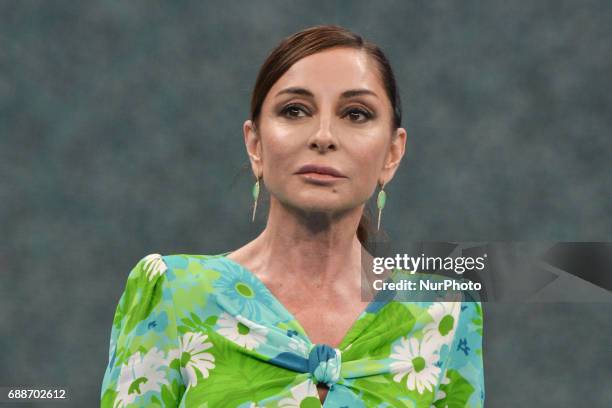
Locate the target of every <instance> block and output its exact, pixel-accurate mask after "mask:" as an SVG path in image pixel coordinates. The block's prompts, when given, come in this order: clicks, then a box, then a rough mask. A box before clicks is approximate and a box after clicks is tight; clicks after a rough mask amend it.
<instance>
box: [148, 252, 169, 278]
mask: <svg viewBox="0 0 612 408" xmlns="http://www.w3.org/2000/svg"><path fill="white" fill-rule="evenodd" d="M144 261H145V262H144V265H143V269H144V271H145V274H146V275H147V278H148V279H149V280H152V279H153V278H155V277H156V276H159V275H161V274H162V273H164V272H166V270H168V267H167V266H166V263H165V262H164V259H163V258H162V256H161V255H160V254H150V255H147V256H145V257H144Z"/></svg>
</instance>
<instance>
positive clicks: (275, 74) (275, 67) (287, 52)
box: [251, 25, 402, 245]
mask: <svg viewBox="0 0 612 408" xmlns="http://www.w3.org/2000/svg"><path fill="white" fill-rule="evenodd" d="M332 47H347V48H354V49H357V50H362V51H364V52H366V54H367V55H369V56H370V57H371V58H372V59H373V61H374V62H375V63H376V64H375V65H376V66H377V68H378V73H379V76H380V79H381V82H382V84H383V87H384V88H385V91H386V93H387V96H388V98H389V101H390V102H391V106H392V108H393V115H392V123H391V126H392V130H395V129H397V128H399V127H400V125H401V121H402V109H401V102H400V97H399V93H398V91H397V85H396V83H395V76H394V75H393V70H392V69H391V65H390V64H389V60H388V59H387V57H386V56H385V54H384V53H383V52H382V50H381V49H380V48H379V47H378V46H377V45H375V44H373V43H371V42H369V41H367V40H364V39H363V38H362V37H361V36H360V35H358V34H355V33H353V32H351V31H349V30H347V29H345V28H343V27H340V26H337V25H318V26H314V27H309V28H306V29H304V30H301V31H298V32H297V33H295V34H292V35H290V36H289V37H287V38H285V39H284V40H282V41H281V43H280V44H279V45H278V46H277V47H276V48H274V49H273V50H272V52H271V53H270V54H269V55H268V58H267V59H266V60H265V62H264V63H263V65H262V66H261V68H260V70H259V74H258V75H257V80H256V81H255V87H254V90H253V96H252V98H251V120H252V121H253V123H254V124H255V127H256V128H259V116H260V113H261V106H262V105H263V102H264V99H265V98H266V95H267V94H268V92H269V91H270V88H272V86H273V85H274V84H275V83H276V81H278V79H279V78H280V77H281V76H282V75H283V74H284V73H285V72H287V70H289V68H291V66H292V65H293V64H295V63H296V62H297V61H299V60H301V59H302V58H305V57H307V56H309V55H312V54H316V53H317V52H321V51H323V50H326V49H329V48H332ZM393 133H394V132H393ZM372 232H373V228H372V222H371V213H370V211H369V209H368V207H367V206H365V207H364V212H363V214H362V216H361V220H360V221H359V227H358V228H357V237H358V238H359V241H360V242H361V243H362V244H363V245H365V244H366V241H367V240H368V237H369V236H370V235H371V234H372Z"/></svg>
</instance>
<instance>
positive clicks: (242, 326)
mask: <svg viewBox="0 0 612 408" xmlns="http://www.w3.org/2000/svg"><path fill="white" fill-rule="evenodd" d="M217 324H218V325H219V326H220V328H219V330H217V331H218V332H219V334H221V335H222V336H224V337H226V338H228V339H229V340H231V341H233V342H234V343H237V344H239V345H241V346H242V347H245V348H247V349H249V350H253V349H254V348H256V347H258V346H259V345H260V344H262V343H264V342H265V341H266V334H268V329H267V328H266V327H264V326H261V325H259V324H257V323H255V322H252V321H250V320H249V319H247V318H245V317H243V316H240V315H236V316H235V317H234V316H232V315H230V314H228V313H226V312H223V313H221V315H220V316H219V319H218V320H217Z"/></svg>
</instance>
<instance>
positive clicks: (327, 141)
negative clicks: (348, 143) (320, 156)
mask: <svg viewBox="0 0 612 408" xmlns="http://www.w3.org/2000/svg"><path fill="white" fill-rule="evenodd" d="M309 145H310V148H311V149H317V150H318V151H319V152H325V151H327V150H337V149H338V140H337V138H336V136H335V135H334V133H333V132H332V129H331V123H330V121H329V120H320V121H319V127H318V128H317V129H316V131H315V133H314V134H313V136H312V137H311V140H310V141H309Z"/></svg>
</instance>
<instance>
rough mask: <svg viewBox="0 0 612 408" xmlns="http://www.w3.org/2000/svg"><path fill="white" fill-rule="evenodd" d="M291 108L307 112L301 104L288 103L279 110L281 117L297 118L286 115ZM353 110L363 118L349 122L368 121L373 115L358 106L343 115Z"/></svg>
mask: <svg viewBox="0 0 612 408" xmlns="http://www.w3.org/2000/svg"><path fill="white" fill-rule="evenodd" d="M292 109H299V110H301V111H302V112H304V113H306V114H307V112H306V111H305V110H304V109H303V108H302V106H301V105H296V104H290V105H287V106H285V107H284V108H283V109H282V110H281V112H280V113H281V115H282V116H283V117H286V118H287V119H291V120H293V119H298V117H297V116H287V112H289V111H291V110H292ZM353 112H357V113H359V114H362V115H363V116H364V117H365V120H362V121H351V122H355V123H363V122H366V121H368V120H370V119H372V118H373V117H374V115H373V114H372V113H370V112H368V111H366V110H364V109H360V108H351V109H349V110H347V111H346V113H345V115H344V116H347V115H349V114H351V113H353ZM344 116H343V117H344Z"/></svg>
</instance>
